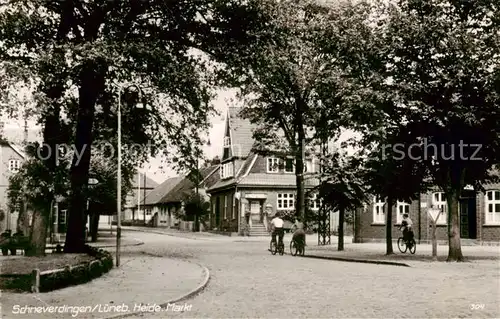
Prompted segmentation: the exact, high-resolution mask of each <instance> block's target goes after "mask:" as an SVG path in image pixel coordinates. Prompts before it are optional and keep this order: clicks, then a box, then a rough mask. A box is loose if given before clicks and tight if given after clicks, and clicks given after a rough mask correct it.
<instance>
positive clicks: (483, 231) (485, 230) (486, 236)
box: [357, 184, 500, 243]
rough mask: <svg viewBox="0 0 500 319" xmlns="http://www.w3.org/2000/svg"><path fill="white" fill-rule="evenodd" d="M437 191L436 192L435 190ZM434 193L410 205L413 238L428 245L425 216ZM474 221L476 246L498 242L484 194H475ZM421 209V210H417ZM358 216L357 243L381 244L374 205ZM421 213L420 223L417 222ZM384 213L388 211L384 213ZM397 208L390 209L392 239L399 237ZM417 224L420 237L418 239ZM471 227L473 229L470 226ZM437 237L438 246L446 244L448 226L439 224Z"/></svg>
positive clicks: (429, 229)
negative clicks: (487, 213)
mask: <svg viewBox="0 0 500 319" xmlns="http://www.w3.org/2000/svg"><path fill="white" fill-rule="evenodd" d="M485 188H486V190H500V184H492V185H487V186H485ZM434 191H436V190H434ZM434 191H431V192H428V193H425V194H421V196H420V201H421V205H420V206H419V203H418V201H413V202H412V203H411V205H410V218H411V219H412V221H413V224H414V226H413V228H414V232H415V238H416V239H421V240H423V241H430V240H431V239H432V226H431V225H432V223H431V219H430V216H429V215H428V214H427V209H428V208H430V207H431V205H432V204H433V200H432V196H433V193H434ZM475 207H476V211H475V219H476V236H475V237H476V238H473V239H475V240H477V241H478V242H484V243H487V242H500V224H494V225H492V224H488V223H486V222H485V218H486V217H485V215H486V210H485V209H486V207H485V194H484V193H481V192H478V193H477V194H476V202H475ZM419 208H420V210H419ZM360 211H361V212H360V213H359V214H358V216H359V221H358V225H359V226H357V227H359V239H360V240H361V242H370V241H380V240H384V239H385V232H386V227H385V223H383V224H376V223H374V222H373V204H370V205H367V206H366V207H364V208H363V209H361V210H360ZM419 211H420V220H419ZM385 212H387V210H385ZM396 213H397V210H396V207H393V216H392V222H391V224H392V225H393V228H392V230H393V239H394V238H397V237H399V234H400V232H399V230H398V227H399V225H397V223H396ZM419 224H420V236H419ZM472 227H473V226H472ZM436 237H437V239H438V241H440V242H447V241H448V225H447V224H442V223H441V224H438V225H437V231H436Z"/></svg>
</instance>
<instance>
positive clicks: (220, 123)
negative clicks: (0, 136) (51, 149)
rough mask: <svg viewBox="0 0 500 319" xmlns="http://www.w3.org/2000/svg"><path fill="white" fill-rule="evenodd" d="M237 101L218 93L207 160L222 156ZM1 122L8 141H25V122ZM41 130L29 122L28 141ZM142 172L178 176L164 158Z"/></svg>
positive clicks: (229, 94)
mask: <svg viewBox="0 0 500 319" xmlns="http://www.w3.org/2000/svg"><path fill="white" fill-rule="evenodd" d="M235 99H236V94H235V91H233V90H224V91H218V92H217V97H216V98H215V99H214V101H213V102H212V103H213V104H214V106H215V108H216V109H217V110H218V111H219V115H218V116H212V117H211V119H210V124H211V128H210V129H209V132H208V134H209V139H210V144H211V146H207V145H205V146H204V148H203V149H204V153H205V156H206V157H207V158H214V157H215V156H219V157H221V156H222V144H223V138H224V120H225V117H226V113H227V109H228V107H229V106H232V105H233V104H234V102H233V101H232V100H235ZM1 121H2V122H4V123H5V124H4V129H3V131H4V134H5V136H6V137H7V139H8V140H9V141H11V142H13V143H21V142H22V141H23V140H24V120H15V119H12V118H9V117H8V116H2V117H1ZM40 134H41V128H40V126H39V125H37V124H36V122H35V121H28V140H29V141H35V140H38V141H41V135H40ZM138 169H139V171H140V172H143V173H145V174H146V177H149V178H151V179H152V180H154V181H155V182H157V183H159V184H160V183H162V182H163V181H165V180H166V179H167V178H170V177H174V176H176V175H178V174H177V173H176V171H175V170H173V169H172V168H169V167H165V166H164V165H163V164H162V158H161V157H156V158H151V159H150V161H149V162H148V163H145V164H144V165H143V166H142V167H138Z"/></svg>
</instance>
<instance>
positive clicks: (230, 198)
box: [210, 189, 238, 232]
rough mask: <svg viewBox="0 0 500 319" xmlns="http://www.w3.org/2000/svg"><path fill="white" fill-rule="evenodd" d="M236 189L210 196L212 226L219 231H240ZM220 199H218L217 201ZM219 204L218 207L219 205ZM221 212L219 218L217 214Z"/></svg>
mask: <svg viewBox="0 0 500 319" xmlns="http://www.w3.org/2000/svg"><path fill="white" fill-rule="evenodd" d="M234 194H235V190H234V189H230V190H225V191H222V192H218V193H214V194H212V196H211V197H210V227H211V228H212V229H217V230H219V231H228V232H237V231H238V208H237V207H235V206H237V205H238V201H237V200H236V199H235V198H234ZM217 200H218V201H217ZM217 204H218V207H217ZM217 213H219V218H217V216H216V214H217Z"/></svg>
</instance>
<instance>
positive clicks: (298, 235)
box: [292, 217, 306, 247]
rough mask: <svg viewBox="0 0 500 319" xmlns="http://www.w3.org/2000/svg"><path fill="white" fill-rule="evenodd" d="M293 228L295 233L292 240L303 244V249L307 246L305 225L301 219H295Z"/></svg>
mask: <svg viewBox="0 0 500 319" xmlns="http://www.w3.org/2000/svg"><path fill="white" fill-rule="evenodd" d="M293 228H295V231H294V232H293V235H292V240H293V241H295V242H296V243H299V244H302V246H301V247H305V246H306V232H305V231H304V223H303V222H302V221H301V220H300V218H298V217H296V218H295V223H294V224H293Z"/></svg>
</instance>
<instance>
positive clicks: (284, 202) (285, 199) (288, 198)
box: [276, 193, 295, 210]
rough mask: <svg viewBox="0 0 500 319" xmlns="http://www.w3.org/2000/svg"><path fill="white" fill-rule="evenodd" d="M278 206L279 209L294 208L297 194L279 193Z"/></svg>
mask: <svg viewBox="0 0 500 319" xmlns="http://www.w3.org/2000/svg"><path fill="white" fill-rule="evenodd" d="M276 207H277V209H278V210H286V209H294V208H295V195H294V194H293V193H279V194H278V202H277V205H276Z"/></svg>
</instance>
